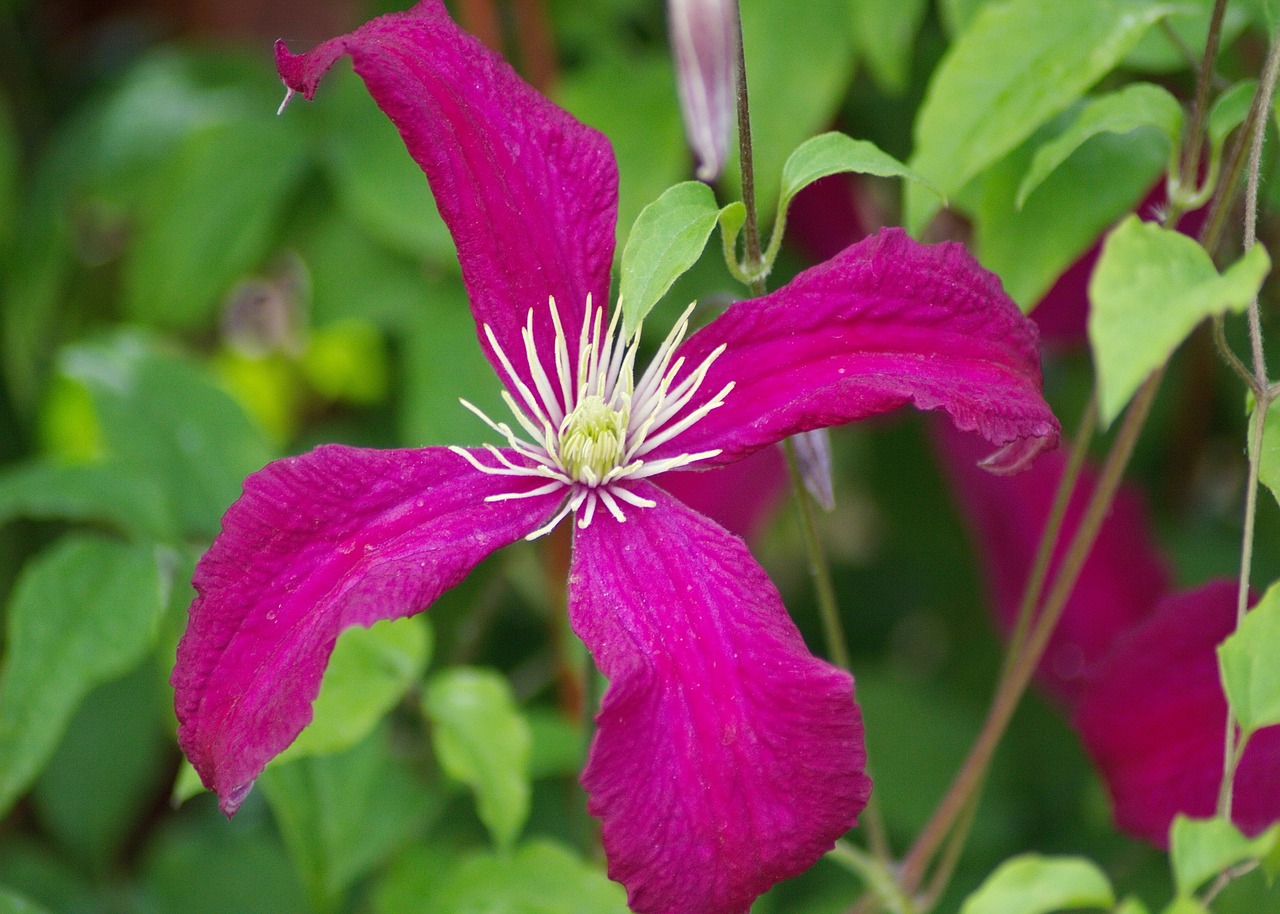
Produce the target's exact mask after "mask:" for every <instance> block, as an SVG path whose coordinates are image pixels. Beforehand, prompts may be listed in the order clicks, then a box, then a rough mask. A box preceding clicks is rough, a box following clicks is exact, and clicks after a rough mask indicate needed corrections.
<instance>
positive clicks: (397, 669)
mask: <svg viewBox="0 0 1280 914" xmlns="http://www.w3.org/2000/svg"><path fill="white" fill-rule="evenodd" d="M430 633H431V630H430V629H429V628H428V627H427V625H426V620H425V619H423V618H421V617H414V618H410V619H397V620H395V621H383V622H379V623H377V624H376V625H374V626H373V627H372V628H359V627H356V628H351V629H348V630H347V631H345V632H343V633H342V635H341V637H339V638H338V643H337V644H336V645H335V646H334V649H333V655H332V656H331V657H330V658H329V666H328V667H327V668H326V669H325V672H324V680H323V682H322V683H321V685H320V694H319V696H317V697H316V700H315V704H314V705H313V706H312V708H313V710H314V712H315V717H313V718H312V720H311V723H309V724H308V725H307V728H306V729H305V730H303V731H302V732H301V733H300V734H298V738H297V739H296V740H294V741H293V743H291V744H290V746H289V748H288V749H286V750H284V752H282V753H281V754H280V755H279V756H278V757H277V759H276V762H275V763H274V764H281V763H285V762H289V761H292V760H294V759H298V758H302V757H303V756H305V755H328V754H331V753H334V752H341V751H344V750H346V749H350V748H351V747H352V746H354V745H356V744H357V743H359V742H360V741H362V740H364V739H365V738H366V737H368V735H369V734H370V733H372V732H373V728H374V727H376V726H377V725H378V722H379V721H380V720H382V718H383V716H384V715H386V713H387V712H388V711H390V710H391V708H392V707H394V706H395V704H396V703H397V702H398V701H399V700H400V699H401V698H402V697H403V696H404V694H405V692H406V691H408V689H409V688H410V686H412V685H413V684H414V683H415V682H417V681H418V678H419V677H420V676H421V675H422V671H423V670H424V669H426V666H427V658H428V657H429V655H430V651H431V637H430Z"/></svg>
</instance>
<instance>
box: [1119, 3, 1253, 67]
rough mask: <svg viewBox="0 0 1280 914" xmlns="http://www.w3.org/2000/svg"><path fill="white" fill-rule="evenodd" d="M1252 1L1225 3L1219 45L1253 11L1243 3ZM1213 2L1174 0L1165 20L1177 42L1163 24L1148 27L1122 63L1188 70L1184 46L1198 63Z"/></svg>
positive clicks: (1237, 32)
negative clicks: (1153, 27)
mask: <svg viewBox="0 0 1280 914" xmlns="http://www.w3.org/2000/svg"><path fill="white" fill-rule="evenodd" d="M1256 2H1257V0H1236V2H1234V3H1229V4H1227V8H1226V12H1225V14H1224V15H1223V17H1222V35H1221V39H1220V41H1221V46H1222V47H1223V48H1228V47H1230V46H1231V43H1232V42H1233V41H1235V40H1236V38H1237V37H1238V36H1239V35H1240V33H1241V32H1242V31H1243V30H1244V29H1245V27H1246V26H1248V24H1249V20H1250V18H1251V16H1252V14H1253V11H1251V10H1249V9H1247V7H1249V6H1251V5H1254V4H1256ZM1213 3H1214V0H1177V2H1176V3H1174V4H1173V7H1174V9H1173V12H1171V13H1170V15H1169V20H1168V22H1169V28H1170V29H1171V30H1172V31H1173V33H1174V35H1176V36H1177V40H1178V42H1180V43H1181V44H1180V45H1179V44H1178V43H1175V42H1174V41H1173V40H1172V39H1171V37H1170V36H1169V34H1168V33H1167V32H1166V31H1165V30H1164V29H1163V28H1160V29H1152V30H1151V31H1149V32H1147V33H1146V34H1145V35H1143V36H1142V40H1141V41H1139V42H1138V43H1137V44H1136V45H1135V46H1134V48H1133V50H1132V51H1130V52H1129V54H1128V55H1127V56H1126V57H1125V59H1124V65H1125V67H1126V68H1127V69H1132V70H1140V71H1142V72H1146V73H1174V72H1177V71H1180V70H1190V69H1191V62H1190V61H1189V60H1188V59H1187V54H1188V51H1187V49H1190V53H1191V54H1193V55H1195V57H1196V61H1195V62H1196V63H1197V64H1198V63H1199V62H1200V61H1199V57H1200V54H1201V53H1202V52H1203V50H1204V45H1205V40H1206V39H1207V38H1208V37H1209V18H1210V15H1211V14H1212V12H1213Z"/></svg>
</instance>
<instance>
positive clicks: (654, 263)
mask: <svg viewBox="0 0 1280 914" xmlns="http://www.w3.org/2000/svg"><path fill="white" fill-rule="evenodd" d="M719 217H720V207H719V206H718V205H717V204H716V195H715V194H714V193H712V192H711V188H710V187H708V186H707V185H705V184H703V183H702V182H701V181H685V182H683V183H681V184H677V185H676V186H675V187H671V188H668V189H667V190H666V191H664V192H663V194H662V196H661V197H659V198H658V199H657V200H654V201H653V202H652V203H650V204H649V205H648V206H646V207H645V208H644V209H643V210H641V212H640V217H639V218H638V219H636V224H635V225H634V226H632V228H631V232H630V234H629V235H628V236H627V246H626V247H625V248H624V249H623V251H622V280H621V284H620V287H619V292H618V300H619V302H620V303H621V304H622V333H623V336H624V337H626V338H628V339H630V338H631V336H632V335H633V334H634V333H635V331H636V328H637V327H639V326H640V322H641V321H643V320H644V319H645V317H646V316H647V315H648V314H649V311H650V310H651V309H652V308H653V306H654V305H656V304H657V303H658V301H659V300H660V299H661V298H662V296H664V295H666V294H667V292H668V291H669V290H670V289H671V285H672V283H674V282H675V281H676V280H677V279H679V278H680V276H681V275H682V274H684V273H685V272H686V271H687V270H688V269H689V268H690V267H692V266H693V265H694V264H695V263H697V262H698V258H699V257H701V256H702V250H703V248H705V247H706V246H707V239H708V238H710V237H711V233H712V232H713V231H715V228H716V221H717V219H719Z"/></svg>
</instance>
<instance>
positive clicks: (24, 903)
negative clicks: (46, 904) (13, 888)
mask: <svg viewBox="0 0 1280 914" xmlns="http://www.w3.org/2000/svg"><path fill="white" fill-rule="evenodd" d="M0 914H47V912H46V911H45V909H44V908H42V907H40V906H39V905H37V904H36V903H35V902H34V901H31V900H29V899H26V898H23V897H22V896H21V895H19V894H17V893H16V892H10V891H9V890H8V889H6V888H4V887H2V886H0Z"/></svg>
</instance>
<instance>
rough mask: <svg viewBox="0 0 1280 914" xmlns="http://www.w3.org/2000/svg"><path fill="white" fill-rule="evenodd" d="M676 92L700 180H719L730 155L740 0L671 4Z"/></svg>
mask: <svg viewBox="0 0 1280 914" xmlns="http://www.w3.org/2000/svg"><path fill="white" fill-rule="evenodd" d="M667 27H668V30H669V31H670V33H671V49H672V50H673V51H674V52H675V56H676V88H677V89H678V90H679V95H680V112H681V114H683V115H684V129H685V135H686V136H687V137H688V138H689V145H690V146H691V147H692V148H693V152H694V155H695V156H697V159H698V172H697V174H698V179H699V180H702V181H714V180H715V179H716V178H718V177H720V171H721V169H723V168H724V160H725V156H726V155H727V154H728V151H729V134H730V132H731V128H732V124H733V117H734V112H735V110H736V108H735V106H736V104H737V98H736V93H737V86H738V81H737V74H738V0H667Z"/></svg>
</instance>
